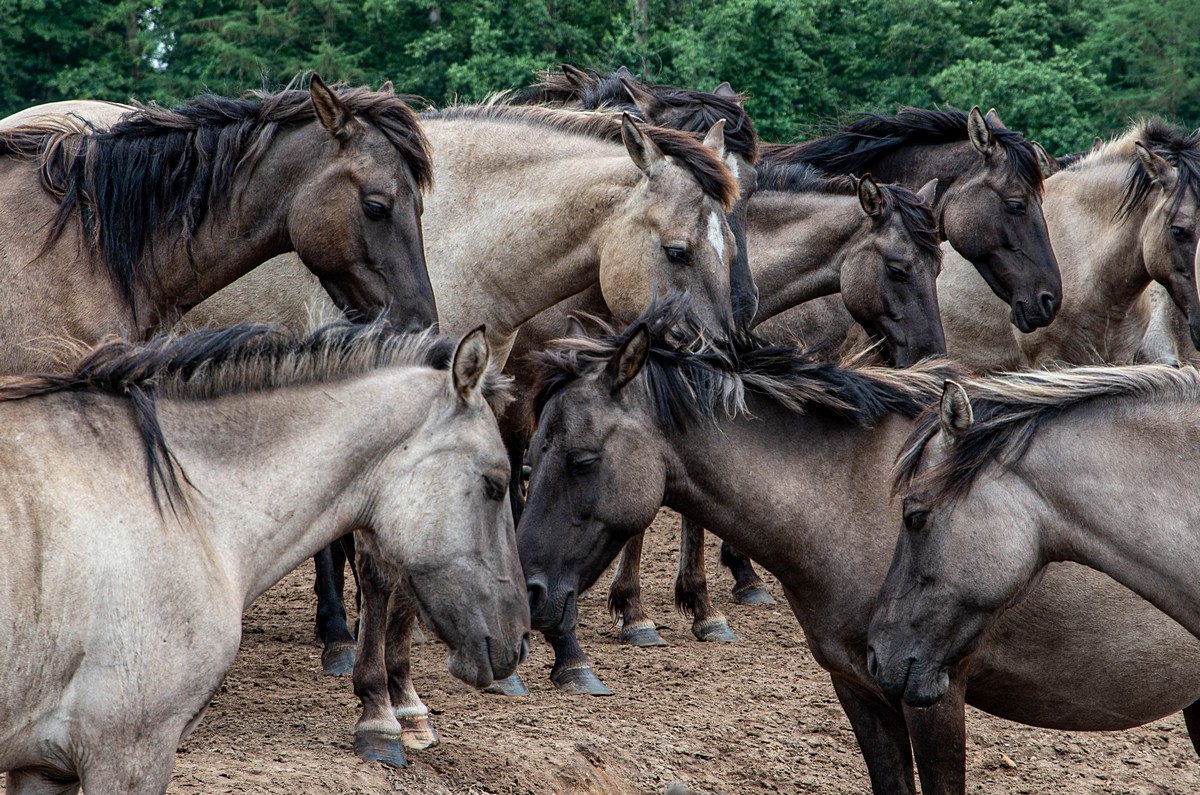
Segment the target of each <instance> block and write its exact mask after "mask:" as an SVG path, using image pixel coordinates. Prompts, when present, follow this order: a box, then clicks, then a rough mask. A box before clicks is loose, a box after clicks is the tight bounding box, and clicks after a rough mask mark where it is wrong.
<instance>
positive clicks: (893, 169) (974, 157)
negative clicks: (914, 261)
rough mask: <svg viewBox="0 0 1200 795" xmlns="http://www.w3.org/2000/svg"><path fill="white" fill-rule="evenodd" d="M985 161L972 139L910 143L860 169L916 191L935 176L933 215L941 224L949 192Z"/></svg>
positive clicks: (883, 180)
mask: <svg viewBox="0 0 1200 795" xmlns="http://www.w3.org/2000/svg"><path fill="white" fill-rule="evenodd" d="M983 162H984V161H983V158H981V157H980V156H979V152H978V151H977V150H976V149H975V147H974V146H972V145H971V143H970V142H969V141H953V142H947V143H940V144H909V145H906V146H901V147H898V148H896V149H894V150H892V151H890V152H888V153H887V154H884V155H881V156H880V157H877V158H875V159H874V160H872V161H870V162H869V163H868V164H867V165H866V166H865V167H863V168H861V169H859V171H860V172H869V173H870V174H871V175H872V176H874V177H875V178H876V179H878V180H880V181H881V182H894V183H896V184H898V185H903V186H904V187H906V188H908V189H910V190H914V191H915V190H918V189H920V188H921V187H922V186H924V185H925V183H927V182H929V180H931V179H936V180H937V181H938V183H937V194H936V197H935V199H934V206H933V215H934V217H935V218H937V219H939V224H940V219H941V217H942V213H943V212H944V211H945V205H946V201H947V193H948V192H952V190H953V188H954V186H955V185H956V184H957V183H958V181H959V180H960V179H961V178H963V177H964V176H966V175H968V174H973V173H975V172H976V171H978V169H979V168H980V167H981V166H982V165H983Z"/></svg>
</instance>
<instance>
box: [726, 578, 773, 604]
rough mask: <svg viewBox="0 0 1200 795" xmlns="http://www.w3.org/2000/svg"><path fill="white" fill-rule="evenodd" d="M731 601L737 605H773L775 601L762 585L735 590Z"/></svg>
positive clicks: (756, 584) (757, 584)
mask: <svg viewBox="0 0 1200 795" xmlns="http://www.w3.org/2000/svg"><path fill="white" fill-rule="evenodd" d="M733 601H735V602H737V603H738V604H739V605H773V604H775V599H774V598H773V597H772V596H771V594H769V593H767V589H766V586H764V585H763V584H762V583H755V584H753V585H747V586H746V587H745V588H741V589H738V590H735V591H734V592H733Z"/></svg>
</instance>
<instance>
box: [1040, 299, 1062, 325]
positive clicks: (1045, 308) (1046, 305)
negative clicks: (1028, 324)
mask: <svg viewBox="0 0 1200 795" xmlns="http://www.w3.org/2000/svg"><path fill="white" fill-rule="evenodd" d="M1038 306H1040V307H1041V308H1042V314H1043V315H1045V316H1046V319H1047V320H1049V319H1050V318H1052V317H1054V313H1055V312H1056V311H1057V310H1058V302H1057V301H1056V300H1055V299H1054V295H1053V294H1052V293H1047V292H1042V293H1038Z"/></svg>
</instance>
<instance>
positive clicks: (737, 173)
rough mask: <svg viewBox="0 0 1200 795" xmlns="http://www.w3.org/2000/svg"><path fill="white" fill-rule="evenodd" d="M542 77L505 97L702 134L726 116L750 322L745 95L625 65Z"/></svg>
mask: <svg viewBox="0 0 1200 795" xmlns="http://www.w3.org/2000/svg"><path fill="white" fill-rule="evenodd" d="M540 77H541V79H540V80H538V82H537V83H535V84H534V85H533V86H532V87H530V88H528V89H524V90H521V91H518V92H516V93H514V94H511V95H508V96H506V97H505V98H504V101H505V102H506V103H507V104H510V105H552V106H555V107H563V108H571V109H574V110H606V111H612V110H622V111H625V112H628V113H630V114H633V115H634V116H635V118H638V119H640V120H641V121H644V122H646V123H647V124H653V125H656V126H658V127H668V128H670V129H672V130H680V131H682V132H690V133H697V134H700V135H703V134H705V133H707V132H708V131H709V130H710V129H712V126H713V125H714V124H716V123H717V122H718V121H723V122H724V124H725V126H724V128H723V132H724V143H725V147H724V149H725V165H727V166H728V167H729V171H730V172H731V173H732V174H733V178H734V179H735V180H736V181H737V184H738V196H737V199H736V200H735V201H734V203H733V206H732V207H731V208H730V210H729V212H728V213H727V214H726V219H727V220H728V222H729V230H730V231H731V232H732V233H733V238H734V241H735V243H736V246H737V248H736V250H735V252H734V255H733V261H732V262H731V263H730V266H729V292H730V296H729V297H730V301H731V303H732V308H733V319H734V322H735V323H739V324H741V325H743V326H748V325H749V324H750V323H751V321H753V319H754V316H755V313H756V312H757V311H758V288H757V287H756V286H755V284H754V277H753V275H752V274H751V272H750V265H749V260H748V257H747V253H746V251H747V249H746V208H747V204H748V202H749V201H750V197H752V196H753V195H754V191H755V190H756V188H757V175H756V170H755V166H756V164H757V163H758V134H757V133H756V132H755V131H754V122H753V120H751V118H750V116H749V114H747V113H746V108H745V101H746V97H745V95H743V94H738V93H737V92H735V91H734V90H733V87H732V86H730V85H729V83H727V82H726V83H721V84H720V85H718V86H717V87H716V88H715V89H713V90H712V91H711V92H709V91H696V90H694V89H689V88H679V87H677V86H664V85H650V84H646V83H643V82H642V81H640V80H638V79H637V78H635V77H634V76H633V73H631V72H630V71H629V70H628V69H626V68H625V67H624V66H622V67H620V68H619V69H617V70H616V71H613V72H608V73H601V72H595V71H592V70H585V69H579V68H577V67H574V66H571V65H570V64H562V66H561V69H560V71H557V72H556V71H553V70H547V71H545V72H543V73H541V76H540ZM502 427H503V426H502Z"/></svg>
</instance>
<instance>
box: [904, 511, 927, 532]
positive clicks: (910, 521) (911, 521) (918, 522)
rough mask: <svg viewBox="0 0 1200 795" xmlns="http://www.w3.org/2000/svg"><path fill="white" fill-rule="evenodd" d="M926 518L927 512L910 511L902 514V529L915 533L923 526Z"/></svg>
mask: <svg viewBox="0 0 1200 795" xmlns="http://www.w3.org/2000/svg"><path fill="white" fill-rule="evenodd" d="M928 516H929V511H911V512H909V513H906V514H904V527H905V528H906V529H907V530H909V531H911V532H914V533H915V532H917V531H918V530H920V529H921V528H922V527H924V526H925V519H926V518H928Z"/></svg>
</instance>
